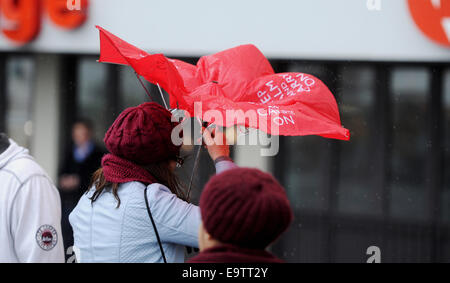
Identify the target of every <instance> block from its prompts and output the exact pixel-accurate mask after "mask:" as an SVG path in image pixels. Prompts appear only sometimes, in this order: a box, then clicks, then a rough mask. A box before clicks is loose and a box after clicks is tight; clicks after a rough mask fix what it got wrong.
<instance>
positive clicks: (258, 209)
mask: <svg viewBox="0 0 450 283" xmlns="http://www.w3.org/2000/svg"><path fill="white" fill-rule="evenodd" d="M200 210H201V214H202V221H203V226H204V227H205V229H206V231H207V232H208V233H209V234H210V235H211V236H212V237H213V238H215V239H216V240H218V241H221V242H223V243H228V244H234V245H237V246H240V247H245V248H256V249H264V248H266V247H267V246H268V245H269V244H270V243H272V242H273V241H275V240H276V239H277V238H278V236H280V235H281V233H283V232H284V231H285V230H286V229H287V228H288V226H289V224H290V223H291V221H292V219H293V215H292V210H291V207H290V204H289V200H288V199H287V197H286V192H285V191H284V189H283V187H282V186H281V185H280V184H279V183H278V182H277V181H276V180H275V178H274V177H272V175H270V174H267V173H264V172H262V171H260V170H257V169H250V168H236V169H232V170H228V171H225V172H223V173H221V174H218V175H216V176H214V177H212V178H211V180H210V181H209V182H208V183H207V184H206V186H205V189H204V190H203V192H202V195H201V197H200Z"/></svg>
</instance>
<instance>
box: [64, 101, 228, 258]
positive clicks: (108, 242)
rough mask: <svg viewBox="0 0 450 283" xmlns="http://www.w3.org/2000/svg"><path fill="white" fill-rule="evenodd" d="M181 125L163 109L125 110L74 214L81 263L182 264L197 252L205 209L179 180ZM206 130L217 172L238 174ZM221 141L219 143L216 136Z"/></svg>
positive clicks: (72, 220)
mask: <svg viewBox="0 0 450 283" xmlns="http://www.w3.org/2000/svg"><path fill="white" fill-rule="evenodd" d="M177 125H178V123H175V122H172V121H171V113H170V112H169V111H168V110H166V109H165V108H163V107H161V106H160V105H159V104H157V103H153V102H148V103H144V104H142V105H139V106H137V107H132V108H128V109H126V110H125V111H124V112H122V113H121V114H120V115H119V117H118V118H117V119H116V120H115V122H114V123H113V125H112V126H111V127H110V128H109V130H108V131H107V133H106V135H105V138H104V142H105V145H106V147H107V149H108V150H109V152H110V154H107V155H105V156H104V157H103V159H102V167H101V168H100V169H99V170H98V171H96V172H95V174H94V176H93V179H92V180H93V183H92V186H91V187H90V188H89V190H88V192H87V193H86V194H84V195H83V196H82V197H81V199H80V201H79V202H78V205H77V206H76V208H75V209H74V210H73V212H72V213H71V214H70V224H71V225H72V228H73V231H74V239H75V246H76V248H77V250H78V251H79V252H78V253H77V261H78V262H184V260H185V246H188V247H198V229H199V225H200V210H199V208H198V206H195V205H193V204H191V203H189V202H188V200H189V199H188V196H187V195H186V194H187V192H186V190H185V188H184V187H183V186H182V184H181V183H180V182H179V180H178V178H177V176H176V175H175V172H174V171H175V168H176V166H177V163H178V164H181V160H180V158H179V152H180V147H181V145H180V146H176V145H174V143H173V142H172V139H171V134H172V131H173V130H174V128H175V127H176V126H177ZM204 132H205V134H204V135H205V139H206V140H207V141H208V142H207V144H208V146H207V149H208V153H209V155H210V157H211V159H212V160H213V161H214V162H215V166H216V172H217V173H220V172H223V171H225V170H228V169H231V168H235V167H236V165H235V164H234V163H233V162H232V161H231V159H230V158H229V154H230V150H229V147H228V146H227V145H226V144H225V143H224V140H225V139H224V135H223V134H222V133H218V132H217V133H215V134H214V133H210V132H209V130H208V131H204ZM212 136H214V138H216V139H218V140H219V141H220V140H221V142H220V143H215V141H214V139H213V137H212Z"/></svg>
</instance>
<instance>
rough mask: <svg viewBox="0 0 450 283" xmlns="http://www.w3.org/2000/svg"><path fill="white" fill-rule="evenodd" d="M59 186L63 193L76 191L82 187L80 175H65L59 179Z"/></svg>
mask: <svg viewBox="0 0 450 283" xmlns="http://www.w3.org/2000/svg"><path fill="white" fill-rule="evenodd" d="M59 186H60V188H61V189H62V190H63V191H67V192H68V191H74V190H75V189H78V187H79V186H80V177H78V175H63V176H61V178H60V179H59Z"/></svg>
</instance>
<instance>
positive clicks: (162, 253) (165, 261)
mask: <svg viewBox="0 0 450 283" xmlns="http://www.w3.org/2000/svg"><path fill="white" fill-rule="evenodd" d="M144 197H145V205H146V206H147V213H148V216H149V217H150V220H151V221H152V225H153V230H155V235H156V239H157V240H158V245H159V249H160V250H161V255H162V258H163V260H164V263H167V259H166V254H165V253H164V249H163V246H162V244H161V239H160V238H159V233H158V229H156V224H155V220H153V216H152V213H151V212H150V206H149V205H148V198H147V188H145V190H144Z"/></svg>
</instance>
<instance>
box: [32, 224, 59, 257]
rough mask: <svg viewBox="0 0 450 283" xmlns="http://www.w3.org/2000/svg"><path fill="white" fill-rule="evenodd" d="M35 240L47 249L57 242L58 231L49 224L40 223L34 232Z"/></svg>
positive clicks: (42, 247)
mask: <svg viewBox="0 0 450 283" xmlns="http://www.w3.org/2000/svg"><path fill="white" fill-rule="evenodd" d="M36 242H37V244H38V245H39V247H40V248H41V249H43V250H44V251H49V250H51V249H53V248H54V247H55V246H56V244H57V243H58V233H57V232H56V229H55V228H53V226H51V225H42V226H41V227H39V229H38V230H37V232H36Z"/></svg>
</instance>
